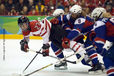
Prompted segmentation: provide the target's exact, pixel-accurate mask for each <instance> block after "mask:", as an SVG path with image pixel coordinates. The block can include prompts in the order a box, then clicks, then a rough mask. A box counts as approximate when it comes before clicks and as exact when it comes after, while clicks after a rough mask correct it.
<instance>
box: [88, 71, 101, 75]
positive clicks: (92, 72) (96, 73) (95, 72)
mask: <svg viewBox="0 0 114 76" xmlns="http://www.w3.org/2000/svg"><path fill="white" fill-rule="evenodd" d="M89 74H90V75H94V74H95V75H99V74H103V71H102V70H97V71H91V72H89Z"/></svg>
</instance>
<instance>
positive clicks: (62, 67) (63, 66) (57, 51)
mask: <svg viewBox="0 0 114 76" xmlns="http://www.w3.org/2000/svg"><path fill="white" fill-rule="evenodd" d="M51 48H52V50H53V51H54V53H55V55H56V56H57V57H58V58H64V55H63V51H62V49H59V48H58V47H56V46H55V45H54V44H53V43H51ZM54 67H55V69H56V70H66V69H67V63H66V62H65V61H62V62H60V63H57V64H55V65H54Z"/></svg>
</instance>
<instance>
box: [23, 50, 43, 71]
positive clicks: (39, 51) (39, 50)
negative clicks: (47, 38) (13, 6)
mask: <svg viewBox="0 0 114 76" xmlns="http://www.w3.org/2000/svg"><path fill="white" fill-rule="evenodd" d="M40 51H41V49H40V50H39V51H38V52H40ZM37 55H38V53H36V55H35V56H34V58H33V59H32V60H31V61H30V63H29V64H28V65H27V66H26V67H25V69H24V70H23V73H24V72H25V70H26V69H27V68H28V67H29V66H30V64H31V63H32V62H33V60H34V59H35V58H36V56H37Z"/></svg>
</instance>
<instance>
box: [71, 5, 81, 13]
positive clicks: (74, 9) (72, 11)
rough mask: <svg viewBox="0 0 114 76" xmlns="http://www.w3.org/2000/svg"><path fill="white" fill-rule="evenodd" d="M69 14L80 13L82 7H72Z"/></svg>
mask: <svg viewBox="0 0 114 76" xmlns="http://www.w3.org/2000/svg"><path fill="white" fill-rule="evenodd" d="M69 11H70V13H81V12H82V7H81V6H79V5H74V6H72V7H71V8H70V10H69Z"/></svg>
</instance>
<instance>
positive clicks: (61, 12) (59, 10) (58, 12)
mask: <svg viewBox="0 0 114 76" xmlns="http://www.w3.org/2000/svg"><path fill="white" fill-rule="evenodd" d="M62 14H64V10H63V9H56V10H55V11H54V12H53V16H55V17H57V16H60V15H62Z"/></svg>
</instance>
